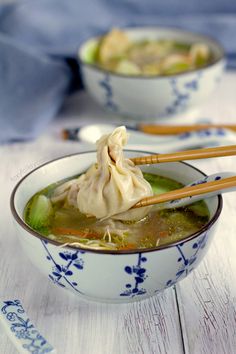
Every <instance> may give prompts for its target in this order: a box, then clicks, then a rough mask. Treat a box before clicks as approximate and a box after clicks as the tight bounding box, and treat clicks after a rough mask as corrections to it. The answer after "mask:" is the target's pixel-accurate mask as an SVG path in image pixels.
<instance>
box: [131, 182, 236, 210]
mask: <svg viewBox="0 0 236 354" xmlns="http://www.w3.org/2000/svg"><path fill="white" fill-rule="evenodd" d="M235 187H236V176H233V177H228V178H223V179H220V180H215V181H211V182H207V183H202V184H197V185H192V186H187V187H183V188H180V189H176V190H173V191H170V192H167V193H162V194H159V195H153V196H151V197H147V198H144V199H142V200H140V201H139V202H138V203H137V204H135V205H134V206H133V208H141V207H145V206H148V205H153V204H159V203H164V202H168V201H172V200H173V201H174V200H176V199H181V198H186V197H192V196H196V195H198V196H201V195H205V194H208V193H213V192H218V191H222V190H225V189H229V188H235Z"/></svg>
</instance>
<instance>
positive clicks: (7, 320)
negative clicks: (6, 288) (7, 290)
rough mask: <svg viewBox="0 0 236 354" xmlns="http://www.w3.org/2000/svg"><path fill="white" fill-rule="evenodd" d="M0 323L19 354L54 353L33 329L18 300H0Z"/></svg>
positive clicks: (50, 346) (49, 345)
mask: <svg viewBox="0 0 236 354" xmlns="http://www.w3.org/2000/svg"><path fill="white" fill-rule="evenodd" d="M0 323H1V325H2V328H3V329H4V331H5V332H6V334H7V335H8V337H9V339H10V340H11V342H12V343H13V344H14V345H15V348H16V349H17V350H18V352H19V353H22V354H27V353H37V354H44V353H53V354H55V353H56V350H55V349H54V348H53V347H52V345H51V344H49V343H48V342H47V341H46V339H45V338H44V337H43V336H42V335H41V334H40V333H39V332H38V330H37V329H36V328H35V327H34V325H33V323H32V322H31V321H30V319H29V317H28V316H27V314H26V312H25V310H24V309H23V307H22V305H21V303H20V301H19V300H6V301H1V300H0Z"/></svg>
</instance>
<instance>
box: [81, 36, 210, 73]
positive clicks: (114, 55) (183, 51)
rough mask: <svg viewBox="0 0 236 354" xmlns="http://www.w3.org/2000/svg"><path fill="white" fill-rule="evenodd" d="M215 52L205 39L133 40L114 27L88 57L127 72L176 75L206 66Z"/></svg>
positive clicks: (89, 59)
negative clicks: (212, 51)
mask: <svg viewBox="0 0 236 354" xmlns="http://www.w3.org/2000/svg"><path fill="white" fill-rule="evenodd" d="M212 57H213V55H212V53H211V51H210V49H209V47H208V46H207V45H206V44H205V43H201V42H197V43H186V42H184V41H183V42H181V41H176V40H173V39H171V38H169V39H165V38H163V39H157V40H148V39H146V40H142V41H131V40H130V38H129V37H128V35H127V34H126V33H125V32H123V31H120V30H117V29H113V30H112V31H111V32H109V33H108V34H107V35H105V36H103V37H102V38H101V40H100V41H99V42H98V43H97V44H96V47H95V48H93V50H92V51H90V55H89V57H88V58H87V61H88V62H90V63H93V64H96V65H98V66H100V67H101V68H103V69H106V70H109V71H113V72H116V73H119V74H124V75H140V76H142V75H144V76H155V75H174V74H178V73H181V72H184V71H189V70H194V69H197V68H201V67H203V66H206V65H207V64H209V63H210V62H211V61H212V59H213V58H212Z"/></svg>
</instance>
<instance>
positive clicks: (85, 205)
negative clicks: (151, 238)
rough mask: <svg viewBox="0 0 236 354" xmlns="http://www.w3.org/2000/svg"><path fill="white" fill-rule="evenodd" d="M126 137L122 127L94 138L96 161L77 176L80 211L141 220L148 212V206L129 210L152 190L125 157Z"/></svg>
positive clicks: (100, 215) (121, 218) (119, 218)
mask: <svg viewBox="0 0 236 354" xmlns="http://www.w3.org/2000/svg"><path fill="white" fill-rule="evenodd" d="M127 140H128V137H127V133H126V128H125V127H124V126H122V127H118V128H116V129H115V130H114V131H113V132H112V133H111V134H109V135H104V136H102V137H101V138H100V139H99V140H98V141H97V163H96V164H95V165H93V166H92V167H91V168H90V169H89V170H88V171H87V172H86V173H85V174H83V175H81V176H80V177H79V179H78V185H79V191H78V194H77V206H78V208H79V210H80V211H81V212H82V213H84V214H88V215H93V216H95V217H96V218H97V219H105V218H110V217H111V218H113V219H118V220H140V219H142V218H143V217H145V216H146V215H147V214H148V212H149V211H150V208H151V207H144V208H137V209H133V210H129V209H130V208H131V207H132V206H133V205H135V204H136V203H137V202H138V201H139V200H141V199H142V198H144V197H148V196H152V195H153V192H152V188H151V186H150V184H149V183H148V182H147V181H146V180H145V179H144V177H143V174H142V171H141V170H140V168H139V167H138V166H135V165H134V163H133V162H132V161H131V160H129V159H127V158H125V157H124V154H123V147H124V146H125V145H126V144H127ZM127 210H129V211H127Z"/></svg>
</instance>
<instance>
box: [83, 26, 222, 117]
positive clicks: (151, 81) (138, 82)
mask: <svg viewBox="0 0 236 354" xmlns="http://www.w3.org/2000/svg"><path fill="white" fill-rule="evenodd" d="M124 30H125V32H126V33H127V34H128V36H129V37H130V38H131V39H132V40H135V41H139V40H144V39H151V40H154V39H163V38H164V39H173V40H178V41H181V42H186V43H196V42H201V43H205V44H206V45H207V46H208V47H209V48H210V50H211V52H212V54H213V58H214V59H213V61H212V63H211V64H209V65H207V66H206V67H204V68H200V69H197V70H194V71H189V72H183V73H180V74H176V75H169V76H152V77H150V76H149V77H148V76H142V77H141V76H127V75H122V74H117V73H114V72H109V71H106V70H103V69H101V68H99V67H98V66H96V65H94V64H91V63H89V60H88V57H89V54H90V53H91V51H92V50H93V48H95V47H96V44H97V42H98V40H99V38H92V39H90V40H88V41H86V42H85V43H84V44H83V45H82V46H81V47H80V49H79V52H78V57H79V62H80V66H81V71H82V76H83V80H84V84H85V87H86V88H87V90H88V92H89V93H90V94H91V96H92V97H93V98H94V99H95V100H96V101H97V102H98V103H99V104H100V105H102V106H103V107H104V108H105V109H106V110H108V111H110V112H112V113H115V114H118V115H120V116H125V117H131V118H132V119H134V120H145V119H146V120H149V121H155V120H157V119H160V118H167V117H170V116H173V115H176V114H179V113H181V112H184V111H186V110H189V109H191V108H194V107H196V106H198V105H200V104H201V103H202V102H203V101H204V100H206V99H207V98H208V97H209V96H210V94H211V93H212V92H213V90H214V89H215V87H216V86H217V84H218V82H219V80H220V78H221V76H222V72H223V69H224V65H225V58H224V50H223V48H222V47H221V45H220V44H219V43H218V42H216V41H215V40H213V39H212V38H210V37H207V36H203V35H200V34H196V33H193V32H188V31H184V30H180V29H176V28H163V27H137V28H126V29H124Z"/></svg>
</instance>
